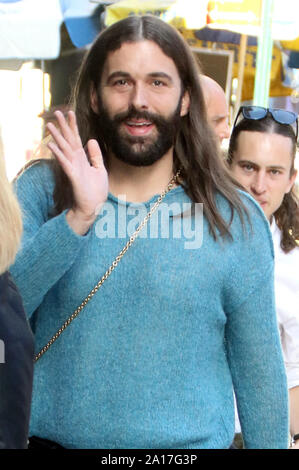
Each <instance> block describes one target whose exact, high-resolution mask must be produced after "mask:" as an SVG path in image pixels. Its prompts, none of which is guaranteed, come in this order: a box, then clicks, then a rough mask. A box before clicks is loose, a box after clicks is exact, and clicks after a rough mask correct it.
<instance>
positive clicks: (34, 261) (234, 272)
mask: <svg viewBox="0 0 299 470" xmlns="http://www.w3.org/2000/svg"><path fill="white" fill-rule="evenodd" d="M53 188H54V181H53V175H52V172H51V169H50V167H49V166H48V164H47V163H46V162H43V163H40V164H36V165H34V166H32V167H31V168H30V169H28V170H27V171H26V172H24V173H23V174H22V175H21V176H20V177H19V178H18V180H17V182H16V192H17V196H18V199H19V202H20V204H21V206H22V210H23V219H24V235H23V241H22V247H21V249H20V251H19V253H18V256H17V259H16V262H15V264H14V266H13V267H12V268H11V273H12V275H13V276H14V279H15V282H16V284H17V286H18V287H19V290H20V292H21V294H22V296H23V300H24V306H25V309H26V312H27V314H28V316H29V317H30V321H31V325H32V328H33V331H34V333H35V341H36V351H38V350H39V349H40V348H41V347H43V346H44V344H46V343H47V341H48V340H49V338H50V337H51V336H52V335H53V334H54V333H55V332H56V331H57V330H58V329H59V327H60V326H61V324H62V323H63V322H64V321H65V320H66V318H67V317H68V316H69V315H70V314H71V313H72V312H73V311H74V310H75V309H76V308H77V306H78V305H79V304H80V303H81V302H82V300H83V299H84V298H85V297H86V295H87V294H88V293H89V292H90V290H91V289H92V288H93V287H94V285H95V284H96V283H97V282H98V280H99V279H100V278H101V276H102V275H103V274H104V273H105V271H106V270H107V268H108V267H109V266H110V264H111V263H112V261H113V259H114V258H115V257H116V256H117V255H118V253H119V252H120V250H121V249H122V248H123V246H124V245H125V243H126V238H122V237H123V235H124V232H125V228H126V224H127V225H130V224H131V226H133V225H135V226H136V223H135V222H136V214H138V213H139V215H140V214H142V210H144V205H142V207H141V205H140V204H132V205H129V204H128V203H126V202H120V201H118V200H117V199H116V198H115V197H114V196H112V195H110V196H109V198H108V201H107V204H106V206H104V208H103V210H102V211H101V213H100V214H99V216H98V218H97V220H96V222H95V224H94V225H93V226H92V228H91V229H90V230H89V232H88V233H87V234H86V235H85V236H78V235H76V234H75V233H74V232H73V231H72V230H71V228H70V227H69V225H68V223H67V221H66V217H65V215H66V211H64V212H63V213H62V214H60V215H59V216H56V217H53V216H51V214H53V196H52V194H53ZM242 198H243V201H244V203H245V205H246V206H247V208H248V211H249V212H250V215H251V222H252V230H251V229H250V227H249V224H248V222H246V230H245V232H244V230H243V229H242V226H241V222H240V219H239V217H238V216H237V215H235V216H234V219H233V222H232V225H231V233H232V235H233V242H232V241H230V240H228V239H227V240H223V239H222V240H221V239H220V240H218V241H215V240H214V239H213V237H212V236H211V234H210V232H209V227H208V224H207V221H206V220H205V219H204V220H203V242H202V246H201V247H200V248H197V249H187V248H186V244H185V242H186V241H190V240H188V237H187V236H186V234H184V233H183V230H181V236H180V237H178V232H177V231H176V227H175V226H176V224H178V223H179V222H180V221H181V220H182V219H181V217H179V216H178V214H176V213H175V212H176V211H175V210H174V211H173V214H171V213H170V214H169V218H168V219H169V224H170V230H169V236H168V237H165V233H164V236H163V233H161V230H160V231H159V233H158V235H157V237H156V238H153V237H150V236H145V235H146V232H149V231H150V227H151V226H152V228H154V224H155V223H157V220H159V219H158V217H159V214H158V213H156V214H155V215H154V216H153V220H151V221H150V222H149V225H148V227H147V228H146V230H145V232H144V234H143V235H142V236H140V237H139V238H137V240H136V241H135V243H134V244H133V246H132V247H131V248H130V249H129V251H128V252H127V253H126V254H125V256H124V258H123V259H122V260H121V261H120V263H119V265H118V267H117V268H116V269H115V270H114V271H113V273H112V274H111V276H110V277H109V278H108V279H107V280H106V281H105V282H104V284H103V286H102V287H101V288H100V290H99V292H98V293H97V294H96V295H95V297H94V298H93V299H92V300H91V301H90V302H89V303H88V305H87V306H86V307H85V309H84V310H83V311H82V312H81V313H80V315H79V317H77V318H76V319H75V320H74V321H73V323H72V324H71V325H70V326H69V327H68V328H67V329H66V330H65V331H64V332H63V334H62V336H61V337H60V338H59V339H58V340H57V341H56V342H55V343H54V345H53V346H52V347H51V348H50V350H49V351H48V352H47V353H46V354H45V355H44V356H43V357H42V358H41V359H40V360H39V361H38V362H37V364H36V366H35V378H34V390H33V403H32V418H31V429H30V434H31V435H37V436H39V437H43V438H47V439H51V440H54V441H57V442H59V443H60V444H61V445H63V446H65V447H68V448H103V449H104V448H109V449H113V448H123V449H124V448H131V449H133V448H144V449H147V448H156V449H157V448H164V449H170V448H176V449H191V448H209V449H213V448H228V447H229V446H230V444H231V442H232V440H233V437H234V402H233V386H234V389H235V393H236V397H237V402H238V411H239V416H240V421H241V425H242V432H243V437H244V441H245V446H246V447H247V448H286V447H287V441H288V407H287V386H286V377H285V370H284V364H283V359H282V354H281V348H280V341H279V334H278V329H277V323H276V316H275V305H274V301H273V299H274V294H273V246H272V239H271V233H270V230H269V225H268V222H267V220H266V219H265V217H264V215H263V213H262V211H261V209H260V208H259V207H258V205H257V204H256V203H255V202H254V201H253V200H252V199H251V198H250V197H249V196H247V195H245V194H244V195H243V196H242ZM155 200H156V197H154V198H152V199H151V200H150V201H148V202H147V203H146V204H145V206H146V210H149V209H150V206H151V204H152V203H153V202H154V201H155ZM164 203H165V204H168V205H171V204H173V203H176V204H177V203H179V204H180V205H181V207H182V208H183V204H184V203H185V204H186V203H190V200H189V198H188V196H187V195H186V193H185V191H184V189H183V188H182V187H181V186H179V187H176V188H174V189H173V190H172V191H171V192H170V193H168V194H167V196H166V197H165V200H164ZM217 204H218V207H219V210H220V212H221V214H222V215H223V217H224V218H225V219H227V220H229V219H230V209H229V207H228V203H227V201H226V200H225V199H224V198H223V197H220V196H219V197H218V198H217ZM129 206H130V207H129ZM123 209H128V210H127V212H128V213H127V216H126V217H127V221H126V222H125V223H123ZM141 209H142V210H141ZM178 212H179V211H178ZM120 213H122V215H121V217H120V216H119V214H120ZM143 215H144V214H142V217H143ZM142 217H141V218H142ZM155 221H156V222H155ZM245 221H246V219H245ZM157 225H159V224H157ZM160 225H161V224H160ZM112 227H114V228H115V234H116V235H118V236H115V237H114V238H113V236H112V235H113V230H112ZM131 228H132V227H131ZM160 228H161V227H160ZM105 230H106V231H107V233H109V237H104V236H103V233H104V232H105ZM100 237H102V238H100Z"/></svg>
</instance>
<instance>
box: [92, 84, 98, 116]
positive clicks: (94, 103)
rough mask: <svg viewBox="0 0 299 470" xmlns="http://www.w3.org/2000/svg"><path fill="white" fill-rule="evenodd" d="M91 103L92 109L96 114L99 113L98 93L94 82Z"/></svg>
mask: <svg viewBox="0 0 299 470" xmlns="http://www.w3.org/2000/svg"><path fill="white" fill-rule="evenodd" d="M90 105H91V109H92V110H93V112H94V113H96V114H99V107H98V95H97V92H96V89H95V87H94V84H92V85H91V89H90Z"/></svg>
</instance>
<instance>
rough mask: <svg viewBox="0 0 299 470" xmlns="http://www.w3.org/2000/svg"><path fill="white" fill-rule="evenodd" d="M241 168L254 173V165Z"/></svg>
mask: <svg viewBox="0 0 299 470" xmlns="http://www.w3.org/2000/svg"><path fill="white" fill-rule="evenodd" d="M241 168H242V169H243V170H245V171H252V170H253V166H252V165H249V164H247V165H242V167H241Z"/></svg>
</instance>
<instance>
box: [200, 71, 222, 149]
mask: <svg viewBox="0 0 299 470" xmlns="http://www.w3.org/2000/svg"><path fill="white" fill-rule="evenodd" d="M199 78H200V84H201V87H202V91H203V94H204V99H205V103H206V108H207V115H208V121H209V123H210V125H211V127H212V129H213V130H214V132H215V134H216V135H217V137H218V139H219V141H220V143H221V142H222V140H223V139H227V138H228V137H229V126H228V119H229V111H228V106H227V102H226V97H225V93H224V91H223V89H222V88H221V86H220V85H219V84H218V83H217V82H215V80H213V79H212V78H210V77H207V76H206V75H200V77H199Z"/></svg>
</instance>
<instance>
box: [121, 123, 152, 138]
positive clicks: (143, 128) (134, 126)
mask: <svg viewBox="0 0 299 470" xmlns="http://www.w3.org/2000/svg"><path fill="white" fill-rule="evenodd" d="M124 125H125V127H126V129H127V131H128V132H129V134H131V135H137V136H138V135H146V134H149V133H150V132H151V130H152V129H153V127H154V124H153V123H152V122H151V121H144V120H143V121H134V120H128V121H125V122H124Z"/></svg>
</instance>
